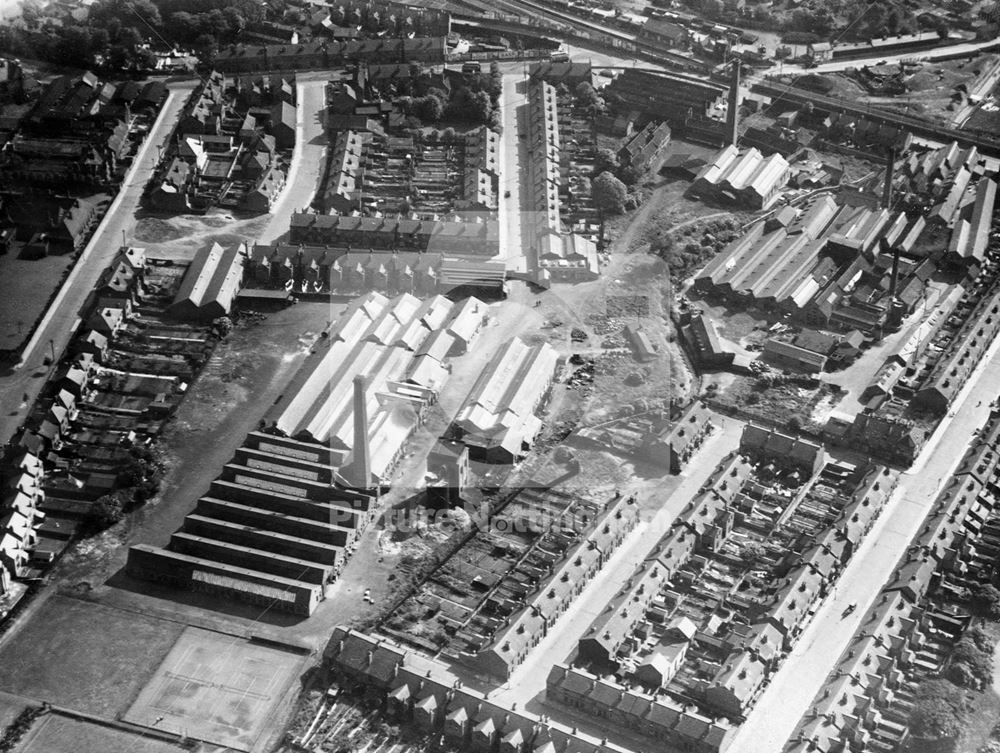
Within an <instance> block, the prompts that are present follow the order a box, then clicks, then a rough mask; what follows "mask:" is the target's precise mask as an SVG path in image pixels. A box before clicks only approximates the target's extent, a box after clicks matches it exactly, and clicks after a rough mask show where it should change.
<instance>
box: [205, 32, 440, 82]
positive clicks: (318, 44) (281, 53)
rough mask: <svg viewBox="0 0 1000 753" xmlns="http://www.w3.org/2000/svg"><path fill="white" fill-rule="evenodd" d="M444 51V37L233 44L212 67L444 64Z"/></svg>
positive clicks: (255, 70)
mask: <svg viewBox="0 0 1000 753" xmlns="http://www.w3.org/2000/svg"><path fill="white" fill-rule="evenodd" d="M446 52H447V44H446V39H445V37H443V36H438V37H403V38H399V37H384V38H379V39H348V40H342V41H337V40H334V41H328V40H320V41H311V42H303V43H300V44H292V43H285V44H267V45H232V46H230V47H227V48H223V49H221V50H219V53H218V55H217V56H216V59H215V66H216V68H218V69H219V70H220V71H223V72H225V73H263V72H272V71H308V70H325V69H329V68H334V67H337V66H343V65H350V64H352V63H358V62H366V63H411V62H413V63H443V62H444V61H445V54H446Z"/></svg>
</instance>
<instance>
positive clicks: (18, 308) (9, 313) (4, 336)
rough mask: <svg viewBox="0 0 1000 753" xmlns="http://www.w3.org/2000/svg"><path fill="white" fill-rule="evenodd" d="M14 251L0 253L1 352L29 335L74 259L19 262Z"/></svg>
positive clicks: (66, 257) (57, 258)
mask: <svg viewBox="0 0 1000 753" xmlns="http://www.w3.org/2000/svg"><path fill="white" fill-rule="evenodd" d="M17 257H18V252H17V250H16V249H15V250H13V251H11V252H10V253H8V254H0V350H5V349H8V348H10V349H13V348H16V347H18V346H19V345H20V344H21V343H22V342H24V341H25V340H27V339H28V337H30V336H31V332H32V330H33V329H34V327H35V322H36V321H38V319H39V317H41V315H42V313H43V312H44V311H45V309H46V307H47V306H48V303H49V299H50V298H51V297H52V295H53V293H55V291H56V289H57V288H58V287H59V284H60V282H61V281H62V279H63V275H64V274H65V273H66V271H67V270H68V269H69V268H70V267H71V266H72V265H73V257H72V256H71V255H70V254H66V255H65V256H47V257H45V258H44V259H19V258H17Z"/></svg>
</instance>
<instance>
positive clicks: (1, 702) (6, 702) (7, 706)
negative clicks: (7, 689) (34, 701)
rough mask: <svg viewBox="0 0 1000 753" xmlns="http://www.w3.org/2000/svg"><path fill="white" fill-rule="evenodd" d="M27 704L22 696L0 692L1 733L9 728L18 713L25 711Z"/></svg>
mask: <svg viewBox="0 0 1000 753" xmlns="http://www.w3.org/2000/svg"><path fill="white" fill-rule="evenodd" d="M26 706H27V704H26V703H25V702H24V700H22V699H21V698H17V697H16V696H11V695H7V694H6V693H0V735H2V734H3V730H5V729H7V727H9V726H10V724H11V722H13V721H14V720H15V719H16V718H17V715H18V714H20V713H21V712H22V711H24V709H25V707H26Z"/></svg>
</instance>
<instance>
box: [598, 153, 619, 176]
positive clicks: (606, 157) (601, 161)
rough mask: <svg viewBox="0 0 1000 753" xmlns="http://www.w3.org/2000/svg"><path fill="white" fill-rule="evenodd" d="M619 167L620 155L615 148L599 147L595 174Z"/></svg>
mask: <svg viewBox="0 0 1000 753" xmlns="http://www.w3.org/2000/svg"><path fill="white" fill-rule="evenodd" d="M617 169H618V155H617V154H615V152H614V150H612V149H608V148H607V147H603V146H602V147H601V148H600V149H598V150H597V155H596V157H595V158H594V174H595V175H600V174H601V173H603V172H606V171H608V170H610V171H615V170H617Z"/></svg>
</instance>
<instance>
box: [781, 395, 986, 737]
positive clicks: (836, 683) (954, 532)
mask: <svg viewBox="0 0 1000 753" xmlns="http://www.w3.org/2000/svg"><path fill="white" fill-rule="evenodd" d="M998 447H1000V414H997V413H996V412H993V413H991V415H990V417H989V419H988V420H987V422H986V424H985V425H984V426H983V427H982V428H981V429H980V430H979V432H978V433H977V434H976V435H974V438H973V442H972V445H971V446H970V447H969V448H968V450H967V451H966V453H965V455H964V457H963V458H962V461H961V463H960V464H959V466H958V468H957V469H956V470H955V472H954V473H953V474H952V475H951V476H950V477H949V479H948V481H947V483H946V484H945V485H944V487H943V488H942V489H941V491H940V493H939V494H938V495H937V498H936V500H935V501H934V503H933V506H932V507H931V509H930V510H929V512H928V513H927V516H926V517H925V519H924V521H923V524H922V526H921V528H920V530H919V531H918V532H917V534H916V535H915V537H914V539H913V540H912V541H911V542H910V545H909V547H908V548H907V550H906V552H905V553H904V554H903V556H902V558H901V559H900V561H899V563H898V565H897V567H896V569H895V570H894V572H893V574H892V577H891V579H890V580H889V582H888V583H887V584H886V585H885V587H884V588H883V589H882V592H881V594H880V595H879V596H877V597H876V601H875V603H874V604H873V605H872V607H871V608H870V609H869V610H868V612H867V613H866V614H865V617H864V619H863V620H862V622H861V625H860V627H859V628H858V630H857V631H856V632H855V634H854V636H853V637H852V639H851V642H850V644H849V646H848V648H847V649H846V650H845V651H844V653H843V654H842V655H841V657H840V658H839V660H838V661H837V664H836V666H835V667H834V669H833V670H832V671H831V673H830V674H829V676H828V677H827V679H826V682H825V683H824V684H823V686H822V689H821V690H820V691H819V693H818V695H817V696H816V698H815V699H813V702H812V705H811V706H810V709H809V711H807V712H806V714H805V715H804V716H803V718H802V720H801V721H800V723H799V725H798V727H797V728H796V730H795V732H794V733H793V734H792V736H791V738H790V740H789V742H788V743H787V744H786V746H785V751H786V753H804V752H805V751H818V752H820V753H823V752H824V751H837V750H842V749H843V748H844V747H845V746H850V747H855V746H867V747H870V748H873V749H874V748H876V747H877V748H879V749H893V748H896V747H898V746H901V745H903V744H904V743H905V741H906V739H907V737H908V723H909V711H910V709H911V708H912V704H913V699H914V690H915V684H916V683H917V682H918V681H919V679H920V678H928V677H933V676H936V675H938V673H939V671H940V669H941V668H942V654H943V653H946V650H947V647H948V646H950V645H951V644H952V643H954V641H955V640H956V639H957V638H959V637H960V636H961V634H962V632H963V630H964V629H965V628H966V627H968V625H969V624H970V620H969V615H967V614H964V613H962V612H961V611H956V610H954V609H953V608H939V606H938V604H937V603H936V601H935V598H934V597H935V596H936V595H942V596H944V597H945V599H950V600H952V601H954V600H955V595H956V589H958V588H961V587H962V586H964V585H966V584H967V583H968V582H969V579H970V578H971V579H972V580H975V579H976V578H977V577H980V574H981V573H990V572H992V571H993V569H994V567H995V557H996V553H997V551H998V546H1000V538H998V530H997V517H996V509H995V508H996V499H995V495H994V494H993V491H992V490H993V489H994V488H995V485H996V480H997V475H998V471H1000V469H998V467H997V463H998V460H1000V453H998V452H997V450H998ZM958 692H961V691H959V690H958V689H957V688H956V693H958ZM941 744H947V743H946V742H942V743H941Z"/></svg>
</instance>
